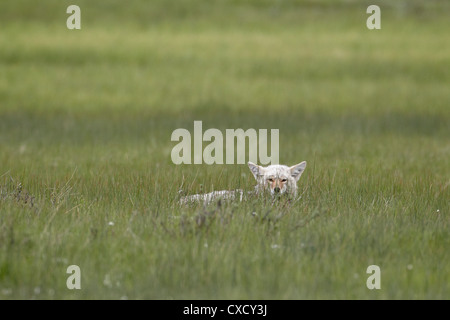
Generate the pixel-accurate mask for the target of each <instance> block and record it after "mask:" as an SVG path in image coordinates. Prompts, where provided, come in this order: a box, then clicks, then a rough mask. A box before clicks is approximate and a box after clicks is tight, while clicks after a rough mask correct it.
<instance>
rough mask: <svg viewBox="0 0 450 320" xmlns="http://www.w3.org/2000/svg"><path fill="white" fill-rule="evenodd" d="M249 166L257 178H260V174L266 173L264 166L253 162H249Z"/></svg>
mask: <svg viewBox="0 0 450 320" xmlns="http://www.w3.org/2000/svg"><path fill="white" fill-rule="evenodd" d="M248 167H249V168H250V171H251V172H252V173H253V176H254V177H255V179H256V180H258V178H259V176H261V175H263V174H264V168H263V167H261V166H258V165H256V164H254V163H253V162H248Z"/></svg>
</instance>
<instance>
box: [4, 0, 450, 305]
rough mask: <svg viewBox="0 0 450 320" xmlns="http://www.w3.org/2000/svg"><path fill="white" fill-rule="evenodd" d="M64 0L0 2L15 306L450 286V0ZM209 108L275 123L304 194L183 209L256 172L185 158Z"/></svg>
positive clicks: (217, 121) (10, 290)
mask: <svg viewBox="0 0 450 320" xmlns="http://www.w3.org/2000/svg"><path fill="white" fill-rule="evenodd" d="M74 3H75V2H74ZM70 4H73V3H72V2H69V1H56V0H44V1H40V2H39V4H35V3H34V2H32V1H27V0H18V1H2V2H0V299H277V300H278V299H294V300H297V299H446V300H447V299H449V298H450V250H449V248H450V232H449V231H450V218H449V209H450V206H449V203H450V201H449V200H450V190H449V184H450V162H449V159H450V125H449V124H450V105H449V104H450V34H449V32H448V17H449V15H450V4H449V3H446V2H445V1H439V0H429V1H418V0H415V1H395V2H392V1H375V2H370V1H351V0H350V1H329V0H318V1H306V0H286V1H276V0H273V1H272V0H262V1H257V0H249V1H239V0H232V1H225V0H223V1H214V2H213V1H200V0H182V1H162V0H154V1H153V0H152V1H139V0H131V1H127V3H126V4H125V3H124V2H122V1H118V0H111V1H95V3H94V2H92V1H87V0H79V1H76V4H77V5H79V6H80V8H81V17H82V20H81V21H82V22H81V30H68V29H67V27H66V19H67V17H68V16H69V15H68V14H67V13H66V8H67V6H69V5H70ZM370 4H378V5H379V6H380V8H381V12H382V15H381V21H382V22H381V30H368V29H367V27H366V19H367V18H368V16H369V15H368V14H367V13H366V8H367V7H368V6H369V5H370ZM195 120H201V121H203V128H204V130H205V129H207V128H218V129H219V130H223V131H225V129H227V128H232V129H235V128H243V129H248V128H255V129H269V130H270V129H272V128H274V129H279V130H280V131H279V132H280V154H279V158H280V163H282V164H287V165H294V164H296V163H299V162H301V161H303V160H306V161H307V162H308V166H307V168H306V170H305V172H304V174H303V176H302V178H301V179H300V181H299V183H298V186H299V194H300V195H301V198H300V199H299V200H298V201H296V202H291V203H286V202H280V203H273V204H272V203H271V202H270V201H264V200H260V199H256V200H249V201H245V202H242V203H240V202H231V203H224V202H218V203H213V204H211V205H208V206H202V205H198V206H181V205H180V204H179V203H178V201H177V199H178V198H179V195H180V190H182V192H183V193H184V194H194V193H198V192H209V191H212V190H222V189H235V188H242V189H246V190H251V189H252V188H253V186H254V185H255V181H254V178H253V176H252V175H251V173H250V171H249V169H248V167H247V165H245V164H244V165H241V164H236V165H205V164H203V165H175V164H173V163H172V161H171V157H170V154H171V150H172V148H173V147H174V146H175V144H176V143H174V142H172V141H171V139H170V138H171V133H172V132H173V131H174V130H175V129H178V128H186V129H188V130H189V131H191V132H192V130H193V123H194V121H195ZM70 265H77V266H79V267H80V270H81V289H80V290H76V289H75V290H69V289H68V288H67V286H66V280H67V278H68V277H69V276H70V275H69V274H67V273H66V271H67V267H68V266H70ZM370 265H377V266H379V267H380V270H381V289H374V290H369V289H368V288H367V286H366V280H367V278H368V277H369V276H370V274H367V273H366V270H367V267H368V266H370Z"/></svg>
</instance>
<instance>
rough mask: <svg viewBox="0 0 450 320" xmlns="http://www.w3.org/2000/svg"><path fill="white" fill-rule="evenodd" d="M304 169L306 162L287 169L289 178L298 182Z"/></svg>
mask: <svg viewBox="0 0 450 320" xmlns="http://www.w3.org/2000/svg"><path fill="white" fill-rule="evenodd" d="M305 168H306V161H303V162H301V163H299V164H296V165H295V166H292V167H290V168H289V171H290V172H291V176H292V177H293V178H294V179H295V181H298V180H299V179H300V176H301V175H302V173H303V171H305Z"/></svg>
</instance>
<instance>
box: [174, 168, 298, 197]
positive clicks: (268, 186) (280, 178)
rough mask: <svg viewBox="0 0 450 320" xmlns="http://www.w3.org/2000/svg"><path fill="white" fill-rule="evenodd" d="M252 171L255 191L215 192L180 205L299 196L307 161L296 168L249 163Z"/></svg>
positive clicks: (199, 195)
mask: <svg viewBox="0 0 450 320" xmlns="http://www.w3.org/2000/svg"><path fill="white" fill-rule="evenodd" d="M248 166H249V168H250V171H251V172H252V174H253V176H254V177H255V179H256V186H255V189H254V190H253V191H249V192H245V191H244V190H242V189H236V190H222V191H213V192H209V193H202V194H194V195H190V196H185V197H182V198H181V199H180V203H182V204H188V203H194V202H204V203H205V204H208V203H210V202H211V201H214V200H216V199H223V200H236V199H239V201H242V200H243V199H244V198H245V197H246V196H251V195H263V194H265V193H268V194H270V195H271V196H272V197H277V196H283V195H287V196H288V197H289V198H295V197H296V196H297V182H298V180H299V179H300V177H301V175H302V173H303V171H305V168H306V161H303V162H301V163H299V164H296V165H295V166H292V167H288V166H285V165H280V164H275V165H270V166H267V167H262V166H258V165H256V164H254V163H252V162H249V163H248Z"/></svg>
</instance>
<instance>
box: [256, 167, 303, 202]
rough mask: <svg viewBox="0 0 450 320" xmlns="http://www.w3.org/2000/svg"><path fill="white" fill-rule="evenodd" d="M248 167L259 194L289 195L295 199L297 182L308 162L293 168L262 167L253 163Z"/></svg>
mask: <svg viewBox="0 0 450 320" xmlns="http://www.w3.org/2000/svg"><path fill="white" fill-rule="evenodd" d="M248 166H249V167H250V170H251V171H252V173H253V176H254V177H255V179H256V181H257V185H256V189H257V192H258V193H259V192H261V191H270V194H271V195H272V196H276V195H282V194H289V195H292V196H294V197H295V196H296V194H297V181H298V180H299V179H300V176H301V175H302V173H303V171H304V170H305V168H306V161H303V162H301V163H299V164H296V165H295V166H292V167H288V166H284V165H279V164H275V165H270V166H267V167H262V166H258V165H256V164H254V163H251V162H249V163H248Z"/></svg>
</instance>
